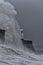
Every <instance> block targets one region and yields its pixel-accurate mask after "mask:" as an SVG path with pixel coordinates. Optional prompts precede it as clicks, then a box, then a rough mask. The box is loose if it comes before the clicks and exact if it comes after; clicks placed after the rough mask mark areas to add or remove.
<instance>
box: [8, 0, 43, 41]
mask: <svg viewBox="0 0 43 65" xmlns="http://www.w3.org/2000/svg"><path fill="white" fill-rule="evenodd" d="M8 1H10V2H11V3H12V4H13V5H14V6H15V7H16V10H17V12H18V15H17V20H18V22H19V24H20V26H21V28H23V29H24V38H26V39H29V40H35V39H36V40H37V39H39V40H40V39H41V38H42V39H41V40H43V34H42V33H43V30H42V29H43V0H8ZM37 36H38V37H37Z"/></svg>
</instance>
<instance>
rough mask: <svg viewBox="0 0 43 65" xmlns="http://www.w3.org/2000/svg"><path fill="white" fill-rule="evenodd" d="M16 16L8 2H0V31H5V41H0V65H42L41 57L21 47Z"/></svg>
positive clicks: (1, 0) (2, 0)
mask: <svg viewBox="0 0 43 65" xmlns="http://www.w3.org/2000/svg"><path fill="white" fill-rule="evenodd" d="M16 14H17V13H16V11H15V8H14V7H13V6H12V5H11V4H10V3H9V2H4V0H0V29H4V30H5V40H4V42H3V41H2V40H0V65H37V64H39V65H43V55H35V54H34V53H33V52H31V53H30V52H29V51H28V50H27V49H26V48H25V47H24V46H23V44H22V41H21V32H20V27H19V25H18V23H17V21H16V19H15V15H16Z"/></svg>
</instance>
